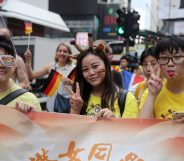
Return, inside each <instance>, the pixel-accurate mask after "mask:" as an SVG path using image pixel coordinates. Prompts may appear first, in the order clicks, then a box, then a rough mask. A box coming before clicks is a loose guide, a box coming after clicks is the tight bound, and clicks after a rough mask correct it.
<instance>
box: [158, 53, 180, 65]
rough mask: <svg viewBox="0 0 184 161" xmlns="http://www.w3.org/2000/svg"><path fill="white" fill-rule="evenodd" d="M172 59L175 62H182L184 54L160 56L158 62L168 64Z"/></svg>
mask: <svg viewBox="0 0 184 161" xmlns="http://www.w3.org/2000/svg"><path fill="white" fill-rule="evenodd" d="M170 60H171V61H172V62H173V63H174V64H182V63H184V55H178V56H172V57H166V56H160V57H159V58H158V63H159V64H160V65H166V64H168V63H169V61H170Z"/></svg>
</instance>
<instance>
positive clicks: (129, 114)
mask: <svg viewBox="0 0 184 161" xmlns="http://www.w3.org/2000/svg"><path fill="white" fill-rule="evenodd" d="M100 109H101V98H100V97H97V96H94V95H92V94H91V95H90V98H89V102H88V106H87V110H86V113H87V115H89V116H95V113H97V112H98V111H99V110H100ZM138 112H139V110H138V105H137V100H136V98H135V96H134V95H133V94H132V93H130V92H128V94H127V97H126V102H125V110H124V113H123V118H137V117H138ZM114 114H115V115H116V116H118V117H121V116H120V108H119V105H118V99H116V100H115V102H114Z"/></svg>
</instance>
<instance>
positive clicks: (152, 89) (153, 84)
mask: <svg viewBox="0 0 184 161" xmlns="http://www.w3.org/2000/svg"><path fill="white" fill-rule="evenodd" d="M148 66H149V68H150V71H151V76H150V78H149V79H148V81H147V86H148V89H149V93H150V94H152V95H158V93H159V92H160V90H161V88H162V80H161V78H160V75H161V71H160V68H158V71H157V73H156V74H155V73H154V70H153V68H152V66H151V64H150V63H148Z"/></svg>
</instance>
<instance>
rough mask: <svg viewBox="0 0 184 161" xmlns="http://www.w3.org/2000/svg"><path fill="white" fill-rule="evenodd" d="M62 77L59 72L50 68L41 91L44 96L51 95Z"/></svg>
mask: <svg viewBox="0 0 184 161" xmlns="http://www.w3.org/2000/svg"><path fill="white" fill-rule="evenodd" d="M62 77H63V76H62V75H61V74H60V73H58V72H57V71H56V70H54V69H52V70H51V72H50V74H49V76H48V78H47V81H46V82H45V84H44V85H43V87H42V89H41V91H42V92H43V93H44V94H45V95H46V96H53V95H54V93H55V92H56V90H57V89H58V87H59V85H60V82H61V81H62Z"/></svg>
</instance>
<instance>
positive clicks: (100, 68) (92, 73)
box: [82, 54, 105, 87]
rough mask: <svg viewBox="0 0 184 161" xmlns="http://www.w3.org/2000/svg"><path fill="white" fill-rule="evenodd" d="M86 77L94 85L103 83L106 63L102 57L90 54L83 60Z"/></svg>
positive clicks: (83, 71) (83, 70) (84, 75)
mask: <svg viewBox="0 0 184 161" xmlns="http://www.w3.org/2000/svg"><path fill="white" fill-rule="evenodd" d="M82 73H83V77H84V79H85V80H86V81H87V82H88V83H89V84H91V86H93V87H97V86H99V85H101V84H102V83H103V81H104V79H105V64H104V62H103V60H102V59H100V57H98V56H95V55H92V54H88V55H87V56H86V57H84V58H83V60H82Z"/></svg>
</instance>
